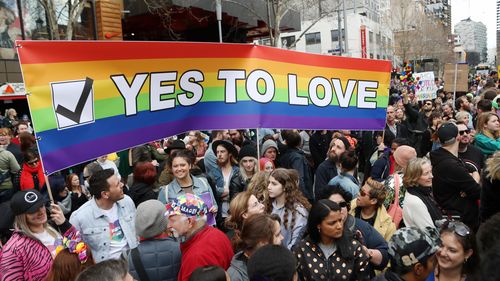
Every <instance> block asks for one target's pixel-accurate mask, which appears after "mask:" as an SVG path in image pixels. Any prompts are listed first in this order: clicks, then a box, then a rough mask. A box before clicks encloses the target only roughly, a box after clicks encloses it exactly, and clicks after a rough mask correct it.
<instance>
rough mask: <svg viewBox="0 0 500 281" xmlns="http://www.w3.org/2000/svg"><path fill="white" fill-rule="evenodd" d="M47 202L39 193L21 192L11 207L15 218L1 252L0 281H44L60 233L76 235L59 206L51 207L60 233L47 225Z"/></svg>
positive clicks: (32, 191) (52, 217) (58, 241)
mask: <svg viewBox="0 0 500 281" xmlns="http://www.w3.org/2000/svg"><path fill="white" fill-rule="evenodd" d="M48 203H49V202H48V200H47V199H46V198H45V197H44V196H43V195H42V194H41V193H40V192H38V191H37V190H36V189H32V190H25V191H19V192H17V193H16V194H14V196H13V197H12V200H11V204H10V207H11V209H12V212H13V213H14V215H15V220H14V228H15V231H14V233H13V234H12V237H11V238H10V239H9V241H7V243H6V244H5V246H4V247H3V248H2V253H1V260H0V268H1V270H0V280H2V281H24V280H26V281H28V280H29V281H42V280H45V278H46V277H47V275H48V274H49V271H50V268H51V266H52V262H53V259H54V257H55V256H56V248H57V246H58V245H60V244H61V242H62V236H61V233H68V232H70V231H74V230H75V228H73V227H72V226H71V224H70V223H68V221H67V220H66V218H65V217H64V215H63V212H62V210H61V208H59V206H58V205H56V204H51V205H50V219H51V220H52V221H53V222H54V223H55V224H56V225H57V228H58V229H59V230H56V229H55V228H53V227H51V226H50V225H49V224H48V218H47V209H46V206H49V205H47V204H48Z"/></svg>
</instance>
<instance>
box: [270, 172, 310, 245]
mask: <svg viewBox="0 0 500 281" xmlns="http://www.w3.org/2000/svg"><path fill="white" fill-rule="evenodd" d="M294 178H295V176H293V175H291V173H290V171H288V170H287V169H283V168H279V169H276V170H274V171H273V172H272V173H271V175H270V176H269V185H268V187H267V189H268V191H269V199H268V200H267V202H266V204H265V205H266V207H267V210H268V211H271V213H272V214H276V215H278V216H279V217H280V219H281V222H282V225H281V233H282V234H283V237H285V239H284V240H283V246H285V247H287V248H288V249H291V248H292V247H293V246H294V245H295V244H297V243H298V242H299V241H300V239H301V238H302V235H303V234H304V232H305V231H306V224H307V216H308V214H309V211H308V210H309V208H310V206H311V205H310V204H309V201H307V199H306V198H305V197H304V195H302V192H300V190H299V183H298V181H297V180H295V179H294Z"/></svg>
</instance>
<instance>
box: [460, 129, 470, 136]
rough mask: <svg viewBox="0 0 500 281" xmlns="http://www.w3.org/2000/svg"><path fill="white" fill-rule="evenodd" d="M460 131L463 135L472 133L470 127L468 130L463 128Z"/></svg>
mask: <svg viewBox="0 0 500 281" xmlns="http://www.w3.org/2000/svg"><path fill="white" fill-rule="evenodd" d="M458 133H459V134H460V135H461V136H463V135H465V134H470V130H469V129H467V130H462V131H458Z"/></svg>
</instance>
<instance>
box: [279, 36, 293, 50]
mask: <svg viewBox="0 0 500 281" xmlns="http://www.w3.org/2000/svg"><path fill="white" fill-rule="evenodd" d="M293 42H295V35H292V36H285V37H282V38H281V46H282V47H283V48H287V49H288V48H290V46H291V45H292V44H293ZM292 49H295V47H293V48H292Z"/></svg>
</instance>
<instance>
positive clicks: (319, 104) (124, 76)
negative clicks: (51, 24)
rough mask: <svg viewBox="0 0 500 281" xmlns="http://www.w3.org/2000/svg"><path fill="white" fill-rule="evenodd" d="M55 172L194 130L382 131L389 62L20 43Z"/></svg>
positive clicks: (173, 47) (253, 50)
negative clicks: (294, 129)
mask: <svg viewBox="0 0 500 281" xmlns="http://www.w3.org/2000/svg"><path fill="white" fill-rule="evenodd" d="M17 44H18V45H19V46H20V48H19V49H18V51H19V58H20V62H21V68H22V72H23V76H24V81H25V86H26V91H27V92H28V93H29V96H28V101H29V105H30V110H31V116H32V119H33V124H34V127H35V131H36V135H37V138H38V147H39V149H40V153H41V156H42V159H43V163H44V169H45V171H46V172H47V173H49V174H50V173H52V172H54V171H58V170H61V169H64V168H66V167H69V166H72V165H75V164H77V163H81V162H84V161H87V160H90V159H92V158H96V157H98V156H100V155H104V154H108V153H110V152H114V151H119V150H123V149H126V148H129V147H133V146H136V145H139V144H143V143H146V142H149V141H152V140H156V139H161V138H163V137H166V136H171V135H175V134H179V133H181V132H185V131H188V130H201V129H204V130H212V129H229V128H232V129H237V128H296V129H351V130H381V129H382V128H383V127H384V124H385V108H386V107H387V103H388V95H389V80H390V69H391V64H390V62H389V61H381V60H367V59H355V58H345V57H335V56H325V55H316V54H306V53H301V52H295V51H287V50H282V49H276V48H271V47H264V46H255V45H248V44H215V43H181V42H100V41H97V42H96V41H69V42H65V41H50V42H46V41H18V42H17Z"/></svg>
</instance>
